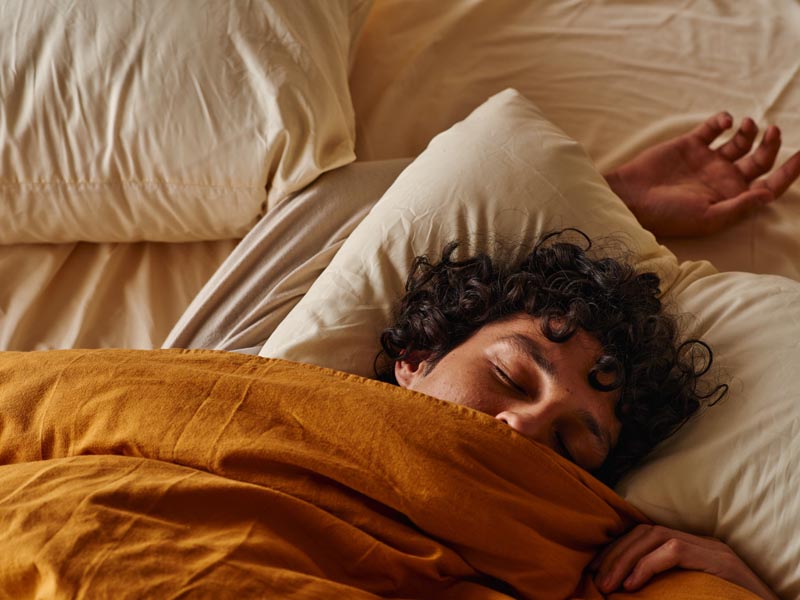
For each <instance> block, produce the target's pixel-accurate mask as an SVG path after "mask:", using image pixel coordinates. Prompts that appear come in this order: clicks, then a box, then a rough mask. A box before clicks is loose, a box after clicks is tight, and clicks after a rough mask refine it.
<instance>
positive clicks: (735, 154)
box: [717, 117, 758, 162]
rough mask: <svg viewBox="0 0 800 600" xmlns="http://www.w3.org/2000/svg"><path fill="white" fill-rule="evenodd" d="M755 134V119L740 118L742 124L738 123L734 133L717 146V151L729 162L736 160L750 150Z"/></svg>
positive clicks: (756, 129) (756, 130)
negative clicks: (737, 128)
mask: <svg viewBox="0 0 800 600" xmlns="http://www.w3.org/2000/svg"><path fill="white" fill-rule="evenodd" d="M756 134H758V126H757V125H756V123H755V121H753V119H751V118H750V117H745V118H744V119H743V120H742V124H741V125H739V130H738V131H737V132H736V135H734V136H733V137H732V138H731V139H730V140H728V141H727V142H725V143H724V144H722V146H720V147H719V148H717V152H718V153H719V155H720V156H722V157H723V158H726V159H728V160H729V161H731V162H733V161H735V160H738V159H740V158H742V157H743V156H744V155H745V154H747V153H748V152H750V148H752V147H753V142H754V141H755V139H756Z"/></svg>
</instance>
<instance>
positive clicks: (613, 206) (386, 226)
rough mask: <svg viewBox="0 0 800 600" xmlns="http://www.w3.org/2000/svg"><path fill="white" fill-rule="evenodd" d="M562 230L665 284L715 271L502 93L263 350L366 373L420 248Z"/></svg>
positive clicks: (445, 145) (405, 188) (491, 247)
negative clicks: (693, 259)
mask: <svg viewBox="0 0 800 600" xmlns="http://www.w3.org/2000/svg"><path fill="white" fill-rule="evenodd" d="M563 227H577V228H579V229H581V230H582V231H583V232H585V233H586V234H588V235H589V236H590V237H592V238H598V237H605V236H613V237H615V238H618V239H620V240H621V241H622V242H624V243H625V244H626V245H627V246H628V248H630V249H631V250H633V251H634V252H635V254H636V256H637V257H638V264H639V267H640V268H642V269H645V270H652V271H656V272H657V273H659V275H660V276H661V277H662V290H666V289H670V288H674V289H673V291H677V290H678V289H681V288H682V287H683V286H685V285H688V283H689V282H690V281H692V280H693V279H695V278H697V277H699V276H700V275H702V274H705V273H711V272H714V269H713V268H712V267H711V266H710V265H709V264H708V263H702V262H701V263H685V264H684V265H682V266H681V267H679V265H678V263H677V261H676V260H675V257H674V256H673V255H672V254H671V253H670V252H669V251H668V250H667V249H666V248H664V247H663V246H660V245H658V243H657V242H656V240H655V238H654V237H653V236H652V235H651V234H650V233H649V232H647V231H645V230H644V229H642V228H641V227H640V226H639V224H638V222H637V221H636V218H635V217H634V216H633V214H632V213H631V212H630V211H629V210H628V209H627V207H626V206H625V205H624V204H623V203H622V201H621V200H619V198H617V197H616V196H615V195H614V194H613V192H611V190H610V189H609V188H608V186H607V185H606V183H605V180H604V179H603V178H602V177H601V176H600V175H599V174H598V173H597V171H596V170H595V169H594V166H593V165H592V162H591V160H589V158H588V156H587V155H586V153H585V152H584V151H583V149H582V148H581V147H580V145H579V144H577V143H576V142H575V141H574V140H572V139H570V138H569V137H567V136H566V135H565V134H564V133H563V132H562V131H561V130H560V129H558V128H557V127H556V126H555V125H553V124H552V123H550V122H549V121H548V120H547V119H546V118H545V117H544V116H543V115H542V114H541V112H540V111H539V109H538V108H537V107H536V106H535V105H534V104H533V103H532V102H530V101H529V100H527V99H526V98H524V97H523V96H521V95H520V94H519V92H517V91H516V90H505V91H503V92H501V93H499V94H497V95H496V96H493V97H492V98H490V99H489V100H488V101H487V102H486V103H485V104H483V105H482V106H480V107H479V108H477V109H476V110H475V111H474V112H473V113H472V114H471V115H470V116H469V117H468V118H467V119H465V120H464V121H462V122H461V123H458V124H456V125H454V126H453V127H452V128H450V129H449V130H447V131H446V132H444V133H442V134H440V135H439V136H437V137H436V138H435V139H434V140H433V141H432V142H431V144H430V145H429V146H428V148H427V149H426V150H425V151H424V152H423V153H422V154H421V155H420V156H419V157H418V158H417V159H416V160H415V161H414V162H413V163H412V164H411V165H410V166H409V167H408V168H407V169H406V170H405V171H403V173H401V174H400V176H399V177H398V178H397V180H396V181H395V183H394V184H393V185H392V186H391V187H390V188H389V189H388V190H387V192H386V194H385V195H384V196H383V197H382V198H381V200H380V201H379V202H378V203H377V204H376V205H375V207H374V208H373V209H372V211H371V212H370V213H369V215H367V217H366V218H365V219H364V220H363V221H362V222H361V224H360V225H359V226H358V227H357V228H356V229H355V230H354V231H353V233H352V234H351V235H350V237H349V238H348V239H347V241H346V242H345V243H344V245H343V246H342V248H341V250H340V251H339V252H338V253H337V254H336V256H335V257H334V258H333V260H332V261H331V264H330V265H329V266H328V268H327V269H325V271H323V273H322V274H321V275H320V276H319V278H318V279H317V281H316V282H315V283H314V285H313V286H312V287H311V288H310V290H309V291H308V293H307V294H306V295H305V297H304V298H303V299H302V300H300V302H298V304H297V306H296V307H295V308H294V309H293V310H292V312H290V313H289V315H288V316H287V317H286V319H285V320H284V321H283V322H282V323H281V324H280V325H279V326H278V327H277V329H276V330H275V331H274V333H273V334H272V335H271V336H270V338H269V339H268V340H267V341H266V343H265V344H264V346H263V348H262V349H261V352H260V354H261V356H272V357H280V358H285V359H289V360H295V361H300V362H310V363H314V364H318V365H322V366H326V367H330V368H333V369H339V370H342V371H348V372H351V373H356V374H358V375H363V376H365V377H372V376H374V371H373V361H374V359H375V355H376V354H377V353H378V350H379V349H380V346H379V344H378V338H379V335H380V332H381V330H382V329H383V328H384V327H386V325H387V324H388V323H390V322H391V321H392V316H393V311H394V309H395V306H396V303H397V301H398V300H399V298H400V297H401V296H402V294H403V290H404V284H405V280H406V277H407V275H408V270H409V267H410V265H411V261H412V260H413V258H414V257H415V256H417V255H420V254H428V255H431V256H437V255H438V254H439V253H441V250H442V247H443V246H444V245H445V243H446V242H448V241H451V240H464V241H469V243H468V244H464V245H463V247H462V250H464V251H467V252H469V253H474V252H476V251H488V252H491V253H495V254H496V253H498V252H503V254H504V256H508V258H510V259H512V260H513V259H514V258H517V257H520V255H521V253H522V252H524V251H525V250H526V241H531V240H532V239H534V238H536V237H537V236H538V235H540V234H541V233H542V232H545V231H549V230H552V229H558V228H563ZM480 232H483V233H480ZM476 233H477V235H476Z"/></svg>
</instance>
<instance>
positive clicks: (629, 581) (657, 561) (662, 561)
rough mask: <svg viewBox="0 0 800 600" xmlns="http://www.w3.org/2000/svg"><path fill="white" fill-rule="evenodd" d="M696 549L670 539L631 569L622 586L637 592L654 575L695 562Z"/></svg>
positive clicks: (680, 541)
mask: <svg viewBox="0 0 800 600" xmlns="http://www.w3.org/2000/svg"><path fill="white" fill-rule="evenodd" d="M696 554H697V548H696V547H694V546H692V545H691V544H687V543H686V542H684V541H682V540H678V539H675V538H672V539H670V540H667V541H666V542H664V543H663V544H661V545H660V546H658V547H657V548H656V549H655V550H653V551H652V552H650V553H649V554H646V555H645V556H643V557H642V558H641V559H640V560H639V561H638V562H637V563H636V566H635V567H634V568H633V571H632V572H631V574H630V575H628V577H626V578H625V580H624V581H623V582H622V586H623V587H624V588H625V589H626V590H628V591H633V590H638V589H639V588H640V587H642V586H643V585H644V584H645V583H647V582H648V581H650V579H652V577H653V576H654V575H658V574H659V573H663V572H664V571H668V570H669V569H672V568H674V567H679V566H688V565H690V564H693V563H695V562H696Z"/></svg>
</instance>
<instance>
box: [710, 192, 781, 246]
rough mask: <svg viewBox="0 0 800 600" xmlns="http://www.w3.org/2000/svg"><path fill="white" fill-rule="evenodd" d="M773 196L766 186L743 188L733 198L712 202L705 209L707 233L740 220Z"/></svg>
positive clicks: (772, 198)
mask: <svg viewBox="0 0 800 600" xmlns="http://www.w3.org/2000/svg"><path fill="white" fill-rule="evenodd" d="M774 199H775V196H774V195H773V194H772V192H771V191H770V190H769V189H768V188H767V187H766V186H760V187H753V188H750V189H749V190H745V191H744V192H742V193H741V194H739V195H738V196H736V197H735V198H730V199H729V200H722V201H720V202H717V203H716V204H712V205H711V206H709V207H708V210H707V211H706V228H707V231H706V233H707V234H710V233H715V232H717V231H721V230H722V229H725V228H726V227H730V226H731V225H733V224H735V223H737V222H739V221H741V220H742V219H744V218H745V217H746V216H747V215H748V214H750V213H751V212H752V211H753V210H755V209H757V208H758V207H760V206H764V205H765V204H768V203H770V202H771V201H772V200H774Z"/></svg>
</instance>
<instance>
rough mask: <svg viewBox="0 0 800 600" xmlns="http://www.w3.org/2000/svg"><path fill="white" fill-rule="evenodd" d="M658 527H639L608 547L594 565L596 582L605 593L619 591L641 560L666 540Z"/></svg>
mask: <svg viewBox="0 0 800 600" xmlns="http://www.w3.org/2000/svg"><path fill="white" fill-rule="evenodd" d="M659 529H660V528H658V527H652V526H650V525H639V526H638V527H635V528H634V529H633V530H632V531H631V532H630V533H628V534H626V535H624V536H622V537H621V538H619V539H618V540H617V541H616V542H614V543H613V544H611V545H610V546H608V547H607V548H606V549H605V550H604V551H603V553H602V554H601V555H600V556H599V557H598V559H596V561H594V562H593V563H592V565H593V566H596V567H597V576H596V578H595V580H596V581H597V585H598V586H599V587H600V589H601V590H602V591H604V592H609V591H611V590H615V589H617V588H618V587H619V586H620V585H621V584H622V582H623V580H624V579H626V578H627V577H628V575H629V574H630V573H631V571H632V570H633V568H634V567H635V566H636V563H637V562H639V559H640V558H641V557H642V556H644V555H646V554H648V553H649V552H651V551H652V550H654V549H655V548H657V547H658V546H660V545H661V544H662V543H663V542H664V541H665V540H664V538H663V537H662V536H661V535H659Z"/></svg>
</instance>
